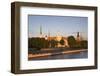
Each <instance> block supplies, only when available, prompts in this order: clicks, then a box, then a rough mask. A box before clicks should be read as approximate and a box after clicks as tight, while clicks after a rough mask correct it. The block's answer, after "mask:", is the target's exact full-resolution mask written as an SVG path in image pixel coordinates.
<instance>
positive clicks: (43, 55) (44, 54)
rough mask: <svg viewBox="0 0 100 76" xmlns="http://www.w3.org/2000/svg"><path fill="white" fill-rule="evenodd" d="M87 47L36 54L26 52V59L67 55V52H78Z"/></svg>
mask: <svg viewBox="0 0 100 76" xmlns="http://www.w3.org/2000/svg"><path fill="white" fill-rule="evenodd" d="M87 51H88V50H87V49H78V50H63V51H61V52H59V51H58V52H56V51H54V52H44V53H38V54H28V59H29V60H32V59H34V58H42V57H49V56H56V55H63V54H66V55H69V54H76V53H80V52H87Z"/></svg>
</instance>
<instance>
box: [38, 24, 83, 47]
mask: <svg viewBox="0 0 100 76" xmlns="http://www.w3.org/2000/svg"><path fill="white" fill-rule="evenodd" d="M39 37H40V38H45V40H48V41H51V40H55V41H57V42H60V40H63V41H64V45H61V44H60V43H57V46H56V47H69V45H68V40H67V37H63V36H61V35H59V34H57V35H56V36H50V33H48V35H45V36H44V35H43V33H42V27H41V26H40V36H39ZM76 40H77V42H79V41H81V39H80V34H79V32H77V37H76ZM49 47H51V46H49Z"/></svg>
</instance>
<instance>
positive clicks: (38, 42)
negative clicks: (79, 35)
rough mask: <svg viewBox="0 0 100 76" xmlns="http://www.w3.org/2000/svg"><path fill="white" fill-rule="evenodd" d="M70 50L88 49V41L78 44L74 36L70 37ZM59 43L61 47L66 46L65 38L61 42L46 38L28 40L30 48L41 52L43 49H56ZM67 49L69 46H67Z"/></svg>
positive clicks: (68, 39)
mask: <svg viewBox="0 0 100 76" xmlns="http://www.w3.org/2000/svg"><path fill="white" fill-rule="evenodd" d="M67 41H68V45H69V48H87V45H88V42H87V40H82V41H80V42H77V40H76V39H75V38H74V36H69V37H68V38H67ZM58 43H60V44H61V45H64V44H65V41H64V40H63V38H62V39H61V40H60V41H57V40H54V39H52V40H46V39H45V38H38V37H37V38H28V48H36V49H38V50H40V49H41V48H50V47H52V48H54V47H57V45H58ZM66 47H67V46H66Z"/></svg>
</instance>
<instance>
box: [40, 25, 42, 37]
mask: <svg viewBox="0 0 100 76" xmlns="http://www.w3.org/2000/svg"><path fill="white" fill-rule="evenodd" d="M40 35H42V26H40Z"/></svg>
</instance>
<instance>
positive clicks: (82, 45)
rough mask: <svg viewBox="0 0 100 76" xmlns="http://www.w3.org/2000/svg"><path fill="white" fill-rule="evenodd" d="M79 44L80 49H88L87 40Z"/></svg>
mask: <svg viewBox="0 0 100 76" xmlns="http://www.w3.org/2000/svg"><path fill="white" fill-rule="evenodd" d="M80 43H81V47H82V48H87V47H88V41H87V40H83V41H81V42H80Z"/></svg>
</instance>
